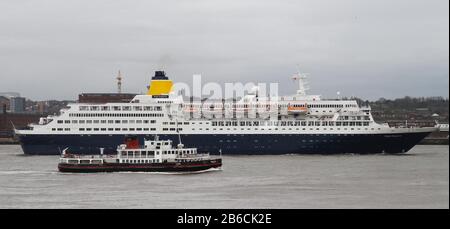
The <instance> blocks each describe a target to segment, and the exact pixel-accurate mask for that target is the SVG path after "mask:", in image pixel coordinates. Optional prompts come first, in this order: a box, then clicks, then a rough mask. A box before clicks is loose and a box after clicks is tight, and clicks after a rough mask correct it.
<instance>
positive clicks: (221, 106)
mask: <svg viewBox="0 0 450 229" xmlns="http://www.w3.org/2000/svg"><path fill="white" fill-rule="evenodd" d="M288 106H292V107H308V108H344V104H280V105H278V107H280V108H281V107H284V108H286V107H288ZM200 107H202V108H203V109H208V108H210V109H214V108H223V107H224V106H223V105H222V104H216V105H214V104H211V105H209V104H203V105H200V104H185V105H183V108H200ZM230 107H233V108H268V107H277V105H270V104H229V105H228V104H226V105H225V108H230ZM345 107H357V105H355V104H345Z"/></svg>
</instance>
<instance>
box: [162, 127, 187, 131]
mask: <svg viewBox="0 0 450 229" xmlns="http://www.w3.org/2000/svg"><path fill="white" fill-rule="evenodd" d="M162 130H163V131H175V130H176V129H175V128H163V129H162ZM182 130H183V128H178V131H182Z"/></svg>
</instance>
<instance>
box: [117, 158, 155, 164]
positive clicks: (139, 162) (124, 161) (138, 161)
mask: <svg viewBox="0 0 450 229" xmlns="http://www.w3.org/2000/svg"><path fill="white" fill-rule="evenodd" d="M122 162H123V163H137V164H145V163H155V162H159V159H147V160H127V159H126V160H122Z"/></svg>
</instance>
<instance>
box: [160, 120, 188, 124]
mask: <svg viewBox="0 0 450 229" xmlns="http://www.w3.org/2000/svg"><path fill="white" fill-rule="evenodd" d="M152 121H155V120H152ZM152 123H153V122H152ZM184 125H189V122H185V123H184Z"/></svg>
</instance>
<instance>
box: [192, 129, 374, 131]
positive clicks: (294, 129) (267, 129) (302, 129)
mask: <svg viewBox="0 0 450 229" xmlns="http://www.w3.org/2000/svg"><path fill="white" fill-rule="evenodd" d="M306 129H307V128H301V130H306ZM370 129H371V130H375V128H370ZM377 129H378V130H381V128H377ZM192 130H196V129H195V128H192ZM198 130H210V129H209V128H204V129H203V128H198ZM212 130H224V129H223V128H219V129H217V128H212ZM226 130H231V129H230V128H227V129H226ZM233 130H252V128H240V129H238V128H233ZM253 130H263V131H266V130H272V129H271V128H261V129H258V128H253ZM273 130H279V128H274V129H273ZM280 130H300V128H295V129H293V128H287V129H286V128H280ZM309 130H314V128H309ZM315 130H327V128H323V129H320V128H315ZM329 130H334V129H333V128H330V129H329ZM336 130H341V128H336ZM343 130H348V129H347V128H344V129H343ZM350 130H355V128H350ZM357 130H361V128H357ZM364 130H369V128H364Z"/></svg>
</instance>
